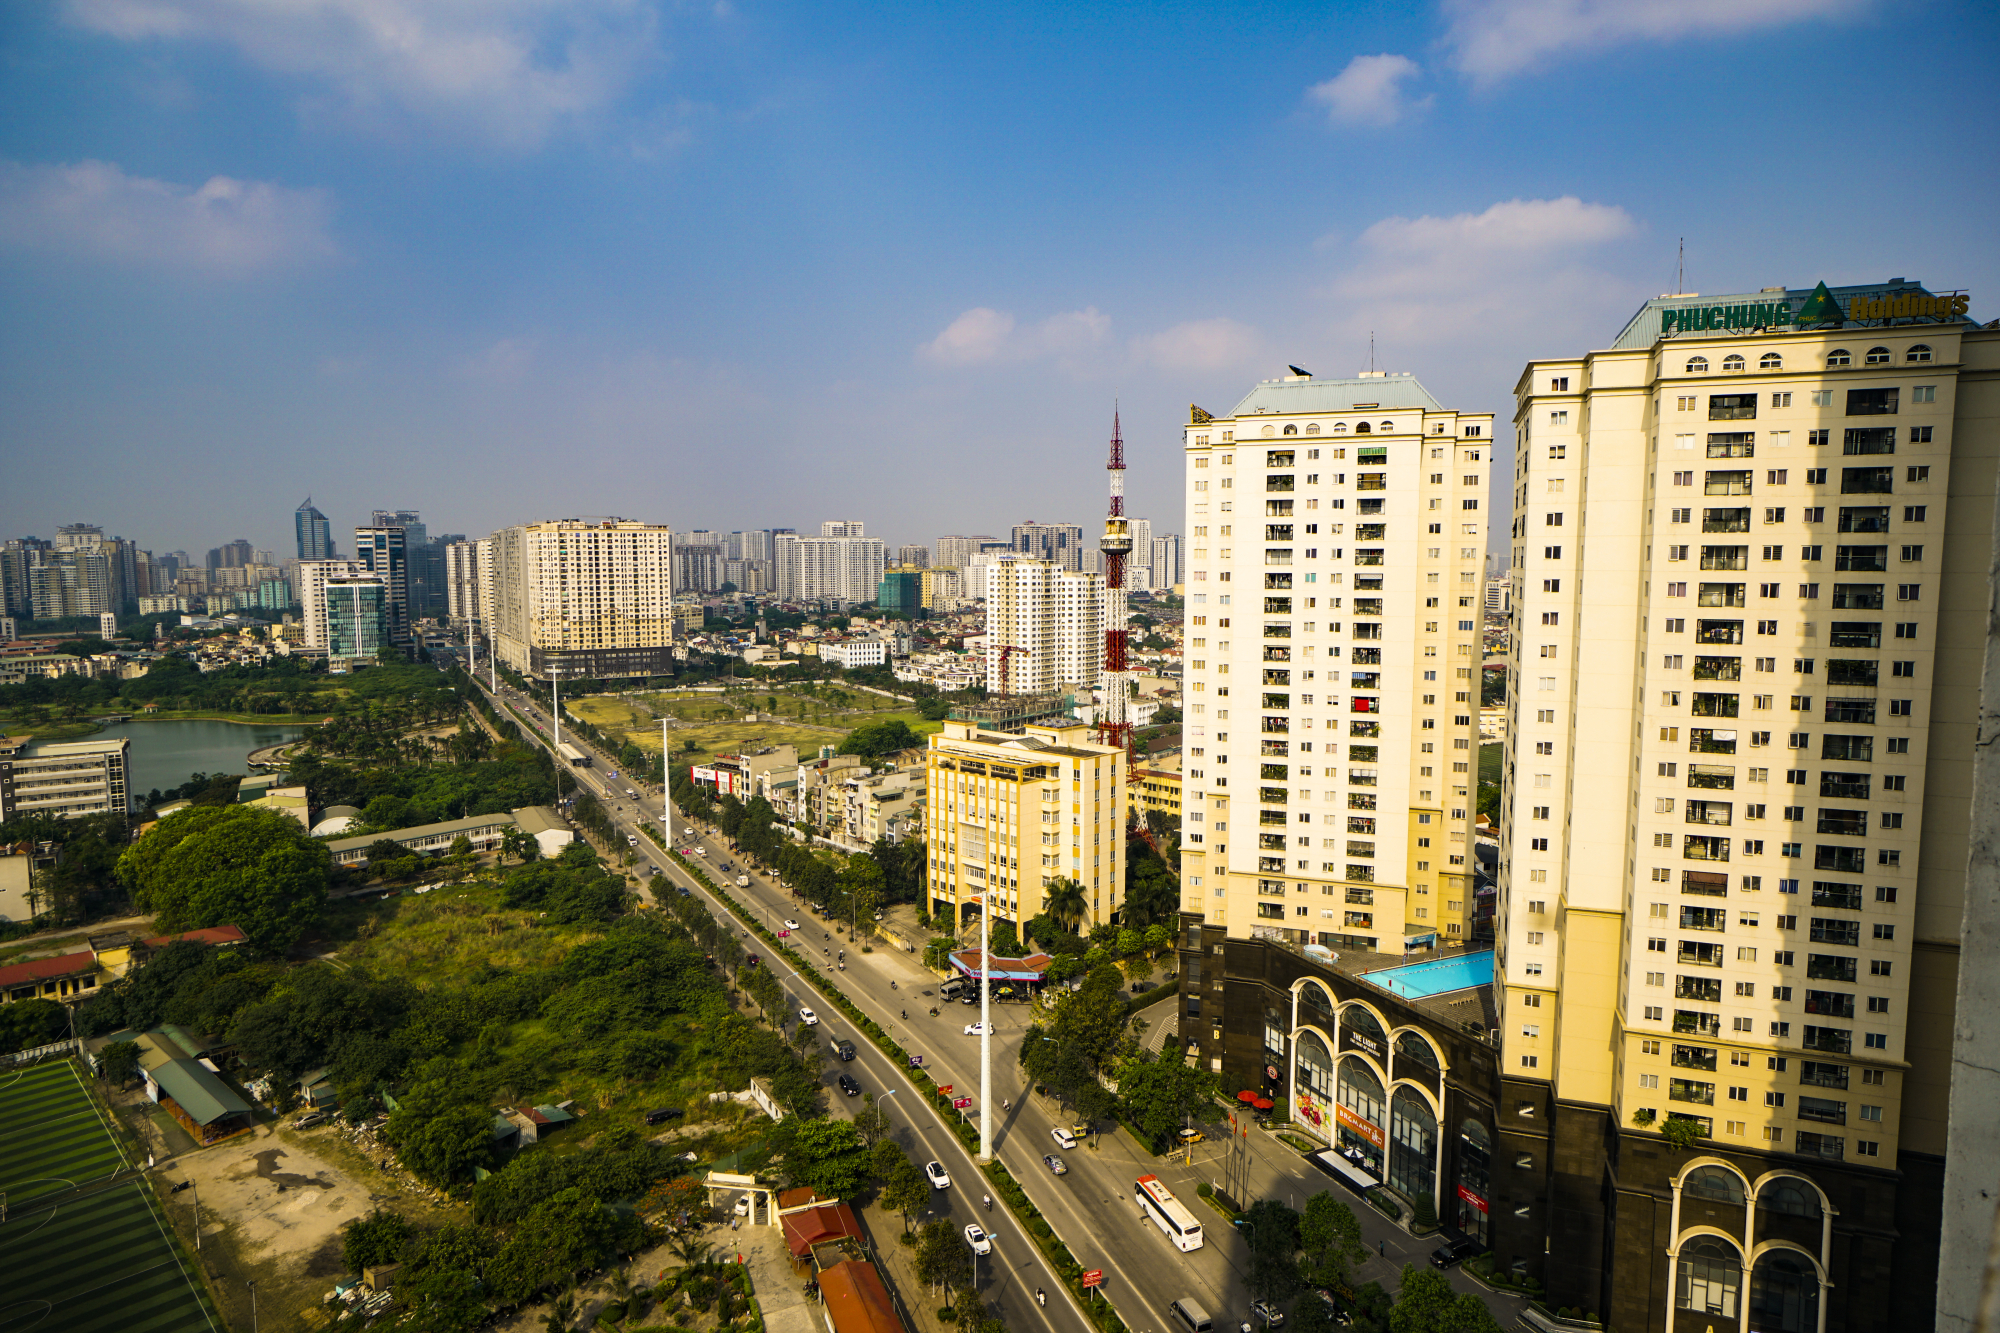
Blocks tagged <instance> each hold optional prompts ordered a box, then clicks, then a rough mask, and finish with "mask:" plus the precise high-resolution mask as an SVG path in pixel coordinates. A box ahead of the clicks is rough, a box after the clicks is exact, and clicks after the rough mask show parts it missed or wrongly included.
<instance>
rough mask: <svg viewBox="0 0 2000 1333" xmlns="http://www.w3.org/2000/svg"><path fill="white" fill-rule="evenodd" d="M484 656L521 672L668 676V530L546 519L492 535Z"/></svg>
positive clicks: (670, 589)
mask: <svg viewBox="0 0 2000 1333" xmlns="http://www.w3.org/2000/svg"><path fill="white" fill-rule="evenodd" d="M492 542H493V624H494V650H495V651H496V652H498V653H499V655H500V660H501V661H503V662H505V663H506V664H507V665H508V666H511V667H512V668H514V670H516V671H519V672H520V673H522V674H523V675H530V676H535V677H537V678H539V679H543V680H547V679H548V678H549V676H550V674H551V670H552V669H554V670H556V671H560V672H561V674H563V675H564V676H590V677H595V678H598V679H603V678H606V677H633V676H667V675H672V674H673V669H674V668H673V648H674V605H673V603H674V583H673V533H672V531H671V530H670V529H668V528H666V527H664V526H661V525H659V524H654V523H640V522H636V521H633V520H630V519H622V518H603V519H596V518H592V519H581V518H573V519H556V520H550V521H547V522H541V523H524V524H520V525H518V526H516V527H511V528H503V529H501V530H500V531H499V532H496V533H494V534H493V538H492Z"/></svg>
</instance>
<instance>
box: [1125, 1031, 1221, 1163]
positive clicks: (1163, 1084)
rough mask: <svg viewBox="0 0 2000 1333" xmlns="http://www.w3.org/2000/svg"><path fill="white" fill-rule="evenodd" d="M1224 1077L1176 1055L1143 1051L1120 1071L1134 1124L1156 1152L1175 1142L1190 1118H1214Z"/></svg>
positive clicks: (1128, 1110) (1126, 1100) (1127, 1062)
mask: <svg viewBox="0 0 2000 1333" xmlns="http://www.w3.org/2000/svg"><path fill="white" fill-rule="evenodd" d="M1219 1091H1221V1078H1220V1076H1219V1075H1217V1074H1215V1073H1214V1072H1212V1071H1210V1070H1207V1069H1201V1068H1198V1067H1196V1066H1194V1065H1190V1064H1187V1063H1185V1062H1184V1061H1182V1060H1180V1059H1178V1058H1173V1059H1164V1058H1160V1057H1158V1056H1155V1055H1153V1054H1152V1053H1151V1052H1150V1051H1141V1052H1139V1053H1138V1054H1136V1055H1134V1056H1132V1057H1131V1058H1130V1059H1128V1060H1127V1061H1125V1063H1124V1064H1123V1065H1121V1066H1120V1067H1119V1070H1118V1096H1119V1099H1120V1100H1121V1101H1123V1102H1124V1103H1125V1110H1126V1113H1127V1114H1128V1115H1129V1116H1130V1117H1131V1120H1132V1124H1133V1127H1134V1128H1136V1129H1137V1130H1138V1131H1139V1132H1140V1133H1141V1134H1143V1135H1145V1136H1146V1138H1147V1140H1148V1141H1149V1142H1150V1143H1151V1144H1152V1145H1153V1147H1154V1149H1155V1150H1156V1151H1158V1150H1163V1149H1165V1148H1166V1147H1168V1146H1169V1145H1170V1144H1172V1143H1173V1142H1174V1140H1175V1138H1176V1137H1177V1136H1178V1134H1179V1132H1180V1130H1181V1128H1182V1127H1183V1125H1184V1124H1185V1123H1186V1122H1187V1121H1188V1120H1190V1119H1203V1120H1207V1119H1213V1118H1214V1116H1215V1096H1216V1094H1217V1093H1218V1092H1219Z"/></svg>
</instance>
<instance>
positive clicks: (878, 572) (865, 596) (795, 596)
mask: <svg viewBox="0 0 2000 1333" xmlns="http://www.w3.org/2000/svg"><path fill="white" fill-rule="evenodd" d="M829 526H838V525H835V524H831V523H826V524H821V527H829ZM853 526H856V527H858V526H860V525H859V524H854V525H853ZM773 547H774V551H775V555H774V559H775V562H776V564H777V576H778V578H777V587H778V597H779V599H780V600H782V601H787V602H812V601H830V602H842V603H849V604H853V603H858V602H872V601H874V600H875V590H876V584H877V583H878V582H879V580H880V579H881V577H882V539H881V538H880V537H861V536H823V537H801V536H798V535H797V534H794V533H781V534H779V536H778V537H777V539H776V540H775V541H774V542H773Z"/></svg>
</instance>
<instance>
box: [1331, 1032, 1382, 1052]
mask: <svg viewBox="0 0 2000 1333" xmlns="http://www.w3.org/2000/svg"><path fill="white" fill-rule="evenodd" d="M1355 1047H1359V1048H1360V1049H1362V1050H1364V1051H1366V1052H1368V1054H1370V1055H1372V1056H1374V1057H1375V1058H1376V1059H1377V1060H1380V1059H1381V1058H1382V1047H1381V1046H1380V1045H1379V1044H1378V1043H1377V1042H1376V1041H1375V1039H1374V1038H1373V1037H1368V1036H1364V1035H1362V1034H1361V1033H1359V1032H1356V1031H1355V1030H1354V1029H1353V1028H1351V1027H1345V1026H1343V1027H1342V1028H1341V1029H1340V1048H1341V1049H1342V1050H1351V1049H1353V1048H1355Z"/></svg>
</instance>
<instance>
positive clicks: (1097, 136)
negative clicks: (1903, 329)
mask: <svg viewBox="0 0 2000 1333" xmlns="http://www.w3.org/2000/svg"><path fill="white" fill-rule="evenodd" d="M1996 35H2000V20H1996V17H1995V14H1994V12H1993V11H1992V10H1991V8H1990V7H1982V6H1976V5H1971V4H1965V5H1953V4H1943V3H1939V4H1926V3H1900V4H1893V5H1892V4H1888V3H1884V2H1883V0H1626V2H1625V3H1607V2H1606V0H1446V2H1445V3H1443V4H1442V5H1438V6H1390V5H1348V6H1324V5H1323V6H1276V5H1265V6H1259V7H1248V6H1226V5H1210V6H1193V5H1187V4H1164V5H1126V6H1113V5H1088V6H1075V5H1066V6H1018V7H996V6H971V5H942V6H941V5H921V6H920V5H907V6H895V5H874V6H852V5H836V4H821V5H797V4H779V3H767V2H765V0H721V2H720V3H715V2H711V3H705V4H695V3H686V4H677V3H668V2H665V0H63V2H58V3H44V4H17V5H11V6H7V7H5V9H4V11H3V12H0V419H4V422H5V426H4V431H3V432H0V479H4V484H0V534H5V535H16V534H22V533H35V534H39V535H44V536H48V535H52V534H53V531H54V529H55V528H56V527H57V526H58V525H59V524H61V523H66V522H74V521H90V522H97V523H102V524H104V525H105V526H106V527H107V528H108V529H115V530H116V531H118V532H120V533H123V534H124V535H126V536H129V537H132V538H135V539H136V540H138V541H139V542H140V544H141V545H143V546H147V547H149V548H152V549H155V550H159V551H167V550H173V549H176V548H184V549H187V550H188V551H190V552H193V553H195V554H196V555H197V556H198V555H199V554H200V553H201V551H203V550H205V549H206V548H207V547H209V546H213V545H216V544H217V543H219V542H221V541H224V540H228V539H230V538H233V537H236V536H246V537H249V538H250V539H251V540H252V541H253V542H255V543H256V544H258V545H269V546H272V547H274V548H276V549H278V550H280V551H281V552H283V551H284V549H285V547H286V546H287V544H288V543H289V540H290V527H289V513H290V511H291V509H292V508H293V507H294V506H296V505H297V503H298V502H299V500H300V499H302V498H303V497H304V496H305V495H307V494H308V493H310V494H311V495H313V497H314V498H315V500H316V502H317V503H318V504H319V507H320V508H321V509H322V510H324V511H325V512H326V513H327V514H328V515H329V516H330V517H331V518H332V519H333V520H334V523H335V525H336V528H342V527H351V526H352V525H353V524H354V523H355V522H356V521H359V520H362V519H365V517H366V511H367V510H369V509H371V508H375V507H383V508H403V507H409V508H417V509H420V510H422V511H423V513H424V515H425V518H426V520H427V521H428V522H429V525H430V528H431V531H433V532H440V531H463V532H468V533H473V534H483V533H485V532H488V531H490V530H491V529H493V528H494V527H497V526H500V525H502V524H505V523H509V522H516V521H521V520H526V519H533V518H538V517H557V516H565V515H571V514H605V513H617V514H622V515H625V516H627V517H634V518H644V519H649V520H653V521H663V522H670V523H673V524H675V525H676V526H681V527H715V528H736V527H746V526H754V527H769V526H791V527H798V528H800V529H802V530H814V529H815V525H816V524H817V523H818V522H819V520H820V519H822V518H829V517H853V518H861V519H865V520H866V521H867V522H868V523H869V525H870V526H869V531H870V532H871V533H879V534H881V535H882V536H884V537H885V538H887V539H889V540H890V541H891V542H903V541H926V542H927V541H929V540H931V539H932V538H934V537H935V536H937V535H939V534H941V533H963V532H999V533H1004V531H1005V529H1006V527H1007V525H1009V524H1011V523H1014V522H1018V521H1022V520H1025V519H1029V518H1033V519H1037V520H1040V521H1044V522H1048V521H1073V522H1079V523H1083V524H1085V525H1087V526H1088V525H1092V524H1094V523H1095V522H1096V520H1097V519H1098V517H1099V516H1100V515H1101V514H1102V512H1103V494H1104V478H1103V473H1102V466H1103V448H1104V441H1105V438H1106V436H1107V434H1108V428H1109V425H1110V417H1111V407H1112V402H1113V400H1114V398H1115V399H1116V400H1117V401H1118V402H1119V403H1120V404H1121V407H1122V411H1123V419H1124V426H1125V435H1126V439H1127V441H1128V453H1129V455H1130V459H1131V464H1132V469H1133V470H1132V472H1131V473H1130V480H1129V485H1128V491H1129V493H1130V495H1131V497H1132V499H1131V503H1130V506H1129V508H1130V511H1131V512H1133V513H1136V514H1141V515H1147V516H1151V517H1153V518H1154V519H1155V523H1156V527H1157V528H1160V529H1171V528H1176V527H1178V526H1179V518H1180V515H1179V496H1180V493H1181V487H1180V475H1179V455H1178V442H1179V431H1178V426H1179V423H1180V422H1181V421H1182V420H1184V418H1185V413H1186V408H1187V404H1188V403H1189V402H1191V401H1192V402H1197V403H1200V404H1202V405H1203V406H1205V407H1207V408H1209V409H1211V410H1216V411H1220V410H1224V409H1226V408H1228V407H1229V406H1231V405H1232V404H1234V403H1235V401H1236V400H1237V399H1238V398H1239V397H1240V396H1241V395H1242V393H1243V392H1244V391H1245V390H1247V389H1248V388H1249V387H1250V385H1251V384H1252V383H1253V382H1254V381H1255V380H1257V379H1259V378H1266V377H1269V376H1271V375H1274V374H1280V373H1283V368H1284V366H1285V364H1286V363H1288V362H1295V363H1297V364H1299V365H1301V366H1304V367H1306V368H1308V369H1311V370H1314V371H1317V372H1319V373H1322V374H1347V373H1351V372H1352V371H1354V370H1356V369H1358V368H1360V367H1362V366H1363V365H1365V364H1366V362H1367V357H1368V340H1369V334H1370V331H1371V330H1372V331H1373V332H1374V334H1375V338H1376V343H1377V349H1378V350H1377V353H1376V356H1377V364H1378V365H1379V366H1381V367H1383V368H1386V369H1390V370H1410V371H1414V372H1415V373H1416V374H1417V375H1418V376H1419V377H1421V378H1422V379H1423V381H1424V382H1425V383H1426V384H1427V385H1428V386H1429V387H1430V388H1431V389H1432V391H1433V392H1435V393H1436V394H1437V395H1438V396H1439V397H1440V398H1441V399H1443V400H1444V401H1445V402H1446V403H1448V404H1450V405H1453V406H1457V407H1460V408H1463V409H1466V410H1488V411H1495V412H1499V413H1502V414H1503V415H1504V414H1506V412H1507V411H1508V404H1509V401H1510V397H1509V396H1510V392H1511V389H1512V386H1513V383H1514V381H1515V379H1516V377H1517V376H1518V375H1519V373H1520V370H1521V367H1522V364H1523V363H1524V361H1525V360H1526V359H1527V358H1529V357H1531V356H1537V355H1566V354H1574V353H1576V352H1579V351H1582V350H1585V349H1587V348H1590V347H1597V346H1603V345H1605V344H1606V343H1607V342H1608V341H1609V340H1610V338H1611V337H1612V336H1613V335H1614V334H1615V333H1616V331H1617V330H1618V329H1619V327H1621V326H1622V324H1623V323H1624V321H1625V318H1626V317H1627V316H1628V315H1629V314H1630V313H1631V311H1632V309H1633V308H1634V307H1636V306H1637V304H1638V303H1639V302H1640V301H1642V300H1644V299H1645V298H1646V297H1649V296H1653V295H1657V294H1659V293H1661V292H1665V291H1670V290H1672V289H1673V287H1674V266H1675V252H1676V245H1677V243H1678V241H1679V239H1680V238H1681V237H1685V238H1686V243H1687V270H1688V280H1687V286H1688V288H1689V289H1691V290H1696V291H1704V292H1737V291H1746V290H1750V291H1754V290H1755V289H1757V288H1759V287H1763V286H1769V285H1776V284H1779V283H1784V284H1788V285H1792V286H1800V285H1810V284H1811V283H1814V282H1816V281H1819V280H1821V279H1825V280H1827V281H1829V282H1832V283H1836V284H1838V283H1841V282H1854V281H1872V280H1881V279H1884V278H1889V277H1895V276H1907V277H1909V278H1912V279H1917V280H1921V281H1925V282H1927V283H1929V284H1931V285H1932V286H1934V287H1946V288H1966V289H1969V290H1970V291H1971V292H1972V294H1973V311H1974V314H1975V315H1979V316H1981V317H1984V318H1990V317H1991V316H1992V314H1993V313H2000V303H1996V301H1995V299H1994V297H1995V295H1996V293H1995V286H1996V279H2000V271H1996V270H1997V269H2000V255H1996V245H1995V241H1994V236H1995V231H1994V228H1993V225H1992V221H1991V219H1992V217H1993V213H1994V205H1995V203H1996V163H2000V152H1996V137H1997V132H1996V129H1995V125H1996V124H2000V117H1996V115H1995V112H1996V109H2000V108H1996V101H2000V95H1996V87H2000V80H1996V79H1995V77H1994V73H1993V70H1994V65H1995V57H1996V55H2000V41H1996ZM1496 471H1497V470H1496ZM1502 475H1504V474H1502Z"/></svg>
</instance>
